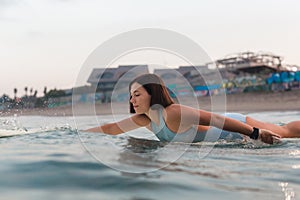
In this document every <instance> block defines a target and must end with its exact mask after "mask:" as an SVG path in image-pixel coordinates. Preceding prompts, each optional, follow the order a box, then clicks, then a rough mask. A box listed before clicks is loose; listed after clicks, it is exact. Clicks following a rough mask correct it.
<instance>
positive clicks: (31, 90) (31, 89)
mask: <svg viewBox="0 0 300 200" xmlns="http://www.w3.org/2000/svg"><path fill="white" fill-rule="evenodd" d="M32 92H33V88H30V96H32Z"/></svg>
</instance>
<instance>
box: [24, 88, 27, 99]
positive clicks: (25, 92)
mask: <svg viewBox="0 0 300 200" xmlns="http://www.w3.org/2000/svg"><path fill="white" fill-rule="evenodd" d="M24 90H25V96H26V97H27V91H28V87H25V88H24Z"/></svg>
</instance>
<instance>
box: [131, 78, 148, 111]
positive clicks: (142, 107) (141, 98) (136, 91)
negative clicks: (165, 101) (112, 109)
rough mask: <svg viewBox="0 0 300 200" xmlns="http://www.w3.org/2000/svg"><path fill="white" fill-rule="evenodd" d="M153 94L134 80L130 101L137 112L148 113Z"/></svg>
mask: <svg viewBox="0 0 300 200" xmlns="http://www.w3.org/2000/svg"><path fill="white" fill-rule="evenodd" d="M150 101H151V95H149V94H148V92H147V91H146V90H145V88H144V87H143V86H142V85H141V84H139V83H137V82H134V83H133V84H132V85H131V88H130V103H132V105H133V108H134V110H135V112H136V113H137V114H144V113H147V112H148V111H149V109H150Z"/></svg>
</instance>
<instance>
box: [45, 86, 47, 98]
mask: <svg viewBox="0 0 300 200" xmlns="http://www.w3.org/2000/svg"><path fill="white" fill-rule="evenodd" d="M46 94H47V87H46V86H45V87H44V96H46Z"/></svg>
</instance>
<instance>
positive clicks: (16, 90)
mask: <svg viewBox="0 0 300 200" xmlns="http://www.w3.org/2000/svg"><path fill="white" fill-rule="evenodd" d="M17 92H18V89H17V88H14V94H15V100H16V98H17Z"/></svg>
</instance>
